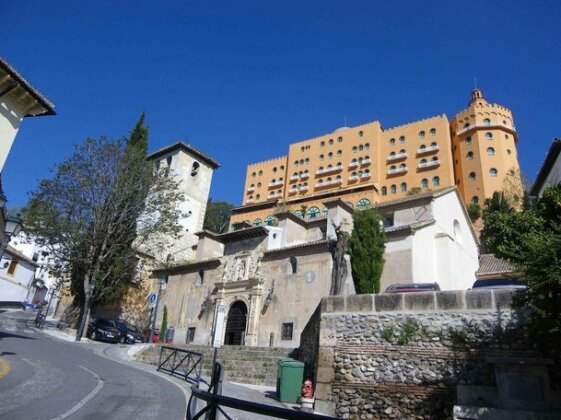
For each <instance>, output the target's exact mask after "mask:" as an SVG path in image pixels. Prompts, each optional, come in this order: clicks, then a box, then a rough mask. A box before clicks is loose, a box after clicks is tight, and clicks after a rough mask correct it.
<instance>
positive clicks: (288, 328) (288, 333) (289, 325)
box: [281, 322, 294, 341]
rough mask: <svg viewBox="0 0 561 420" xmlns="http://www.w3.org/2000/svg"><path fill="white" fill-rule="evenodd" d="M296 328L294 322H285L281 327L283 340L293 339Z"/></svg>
mask: <svg viewBox="0 0 561 420" xmlns="http://www.w3.org/2000/svg"><path fill="white" fill-rule="evenodd" d="M293 330H294V323H293V322H283V323H282V327H281V340H283V341H287V340H292V333H293Z"/></svg>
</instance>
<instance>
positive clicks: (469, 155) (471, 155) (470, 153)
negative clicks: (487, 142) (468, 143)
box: [466, 152, 473, 160]
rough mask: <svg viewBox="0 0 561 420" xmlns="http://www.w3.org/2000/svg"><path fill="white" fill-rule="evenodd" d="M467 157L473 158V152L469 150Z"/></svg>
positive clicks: (468, 158)
mask: <svg viewBox="0 0 561 420" xmlns="http://www.w3.org/2000/svg"><path fill="white" fill-rule="evenodd" d="M466 159H467V160H473V152H467V155H466Z"/></svg>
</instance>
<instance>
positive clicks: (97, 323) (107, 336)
mask: <svg viewBox="0 0 561 420" xmlns="http://www.w3.org/2000/svg"><path fill="white" fill-rule="evenodd" d="M88 337H89V338H91V339H92V340H101V341H109V342H111V343H118V342H119V339H120V338H121V331H119V329H118V328H117V326H116V325H115V322H114V321H110V320H108V319H104V318H94V319H93V320H92V321H90V324H89V326H88Z"/></svg>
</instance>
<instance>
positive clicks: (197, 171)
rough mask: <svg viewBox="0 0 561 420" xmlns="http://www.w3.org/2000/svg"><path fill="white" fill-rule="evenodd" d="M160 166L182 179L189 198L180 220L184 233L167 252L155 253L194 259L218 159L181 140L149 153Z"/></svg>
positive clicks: (167, 257) (166, 257) (182, 188)
mask: <svg viewBox="0 0 561 420" xmlns="http://www.w3.org/2000/svg"><path fill="white" fill-rule="evenodd" d="M148 160H150V161H153V162H154V163H155V165H156V167H158V168H159V169H160V170H165V171H167V172H168V173H169V175H170V176H173V177H174V178H175V179H176V180H177V182H178V183H179V190H180V191H181V192H182V193H183V194H184V196H185V200H184V201H183V202H182V203H180V206H179V208H180V210H181V212H182V214H183V216H182V217H181V219H180V220H179V224H180V225H181V227H182V233H181V237H180V238H179V239H178V240H176V241H174V242H173V245H172V247H171V249H168V250H165V251H164V252H165V254H164V255H154V257H156V258H157V259H158V260H160V261H166V260H167V261H170V260H174V261H184V260H188V259H194V257H195V252H196V251H195V248H196V245H197V242H198V240H199V238H198V237H197V236H196V235H195V234H196V233H197V232H200V231H201V230H202V229H203V222H204V219H205V211H206V206H207V202H208V195H209V192H210V184H211V182H212V173H213V171H214V169H217V168H218V167H220V165H219V164H218V162H216V161H214V160H213V159H211V158H210V157H208V156H206V155H205V154H203V153H202V152H200V151H198V150H197V149H195V148H194V147H192V146H191V145H189V144H185V143H183V142H177V143H175V144H172V145H171V146H167V147H164V148H163V149H160V150H158V151H156V152H154V153H152V154H150V155H149V156H148Z"/></svg>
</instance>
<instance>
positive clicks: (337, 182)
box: [316, 179, 343, 188]
mask: <svg viewBox="0 0 561 420" xmlns="http://www.w3.org/2000/svg"><path fill="white" fill-rule="evenodd" d="M342 183H343V180H342V179H333V180H331V181H325V182H319V183H316V188H321V187H328V186H330V185H338V184H342Z"/></svg>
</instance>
